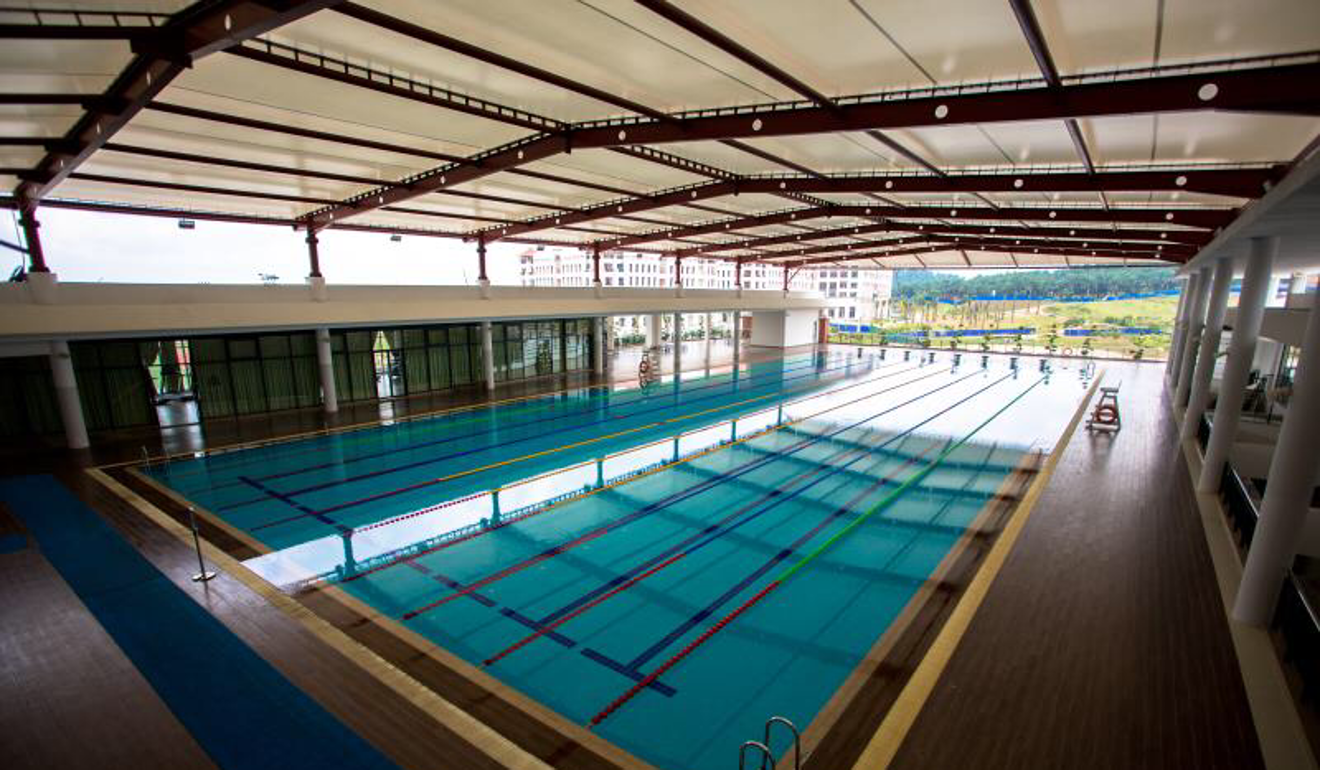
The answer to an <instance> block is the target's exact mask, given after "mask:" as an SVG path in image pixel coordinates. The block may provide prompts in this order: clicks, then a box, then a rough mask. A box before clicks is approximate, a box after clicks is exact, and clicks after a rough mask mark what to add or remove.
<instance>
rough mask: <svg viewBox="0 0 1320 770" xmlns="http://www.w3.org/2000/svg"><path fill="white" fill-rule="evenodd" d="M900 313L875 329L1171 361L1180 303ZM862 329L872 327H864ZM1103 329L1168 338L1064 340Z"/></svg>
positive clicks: (970, 343) (871, 339)
mask: <svg viewBox="0 0 1320 770" xmlns="http://www.w3.org/2000/svg"><path fill="white" fill-rule="evenodd" d="M898 307H899V308H900V310H899V311H898V312H899V313H906V317H905V318H904V317H899V318H891V319H887V320H885V321H883V322H881V323H880V324H875V323H872V326H873V327H875V326H878V327H879V328H880V329H882V330H884V331H885V332H889V333H893V332H902V331H917V330H921V329H930V330H932V331H939V330H946V329H1011V328H1020V327H1025V328H1030V329H1032V330H1033V331H1032V333H1030V334H1026V335H1023V336H1022V338H1021V340H1018V339H1017V338H1016V337H1015V336H1009V335H994V336H992V337H991V338H990V339H989V340H983V339H982V338H980V337H969V338H961V339H959V340H958V342H957V343H956V344H957V346H958V347H960V348H963V349H967V350H983V349H986V347H985V346H986V345H987V344H988V345H989V349H992V350H999V351H1002V350H1013V349H1015V348H1016V346H1017V345H1018V344H1019V342H1020V344H1021V346H1022V349H1023V350H1025V351H1028V352H1040V351H1046V350H1048V349H1049V348H1050V346H1051V345H1053V346H1054V348H1055V350H1056V351H1058V352H1069V353H1072V354H1074V355H1076V354H1079V353H1082V352H1083V349H1084V348H1085V347H1086V346H1085V343H1086V341H1087V340H1089V341H1090V346H1089V349H1088V352H1089V351H1095V353H1096V354H1098V355H1104V356H1108V357H1122V358H1133V357H1136V356H1137V354H1138V352H1139V353H1140V355H1141V357H1142V358H1157V359H1162V358H1164V357H1166V356H1167V355H1168V345H1169V337H1170V335H1169V332H1171V331H1172V329H1173V320H1174V314H1175V312H1176V311H1177V307H1178V298H1177V297H1153V298H1148V299H1125V300H1113V301H1109V302H1049V301H1044V302H1039V303H1038V302H1025V301H1019V302H1001V301H995V302H969V303H965V304H963V305H940V304H934V303H928V304H924V305H921V306H920V307H913V306H912V305H910V304H909V305H907V306H904V305H902V304H899V305H898ZM863 323H867V322H865V321H863ZM1104 326H1140V327H1151V328H1156V329H1160V330H1163V331H1164V332H1165V333H1164V334H1155V335H1144V336H1140V337H1134V336H1130V335H1112V336H1105V335H1093V336H1091V337H1065V336H1063V330H1064V329H1065V328H1075V327H1088V328H1103V327H1104ZM832 339H833V340H834V341H838V342H853V343H863V344H865V343H871V344H877V343H878V342H879V335H877V334H874V333H873V334H870V335H857V334H836V335H834V336H833V337H832ZM949 344H950V343H949V340H947V339H943V338H940V339H932V340H931V341H930V345H931V347H942V348H947V347H949Z"/></svg>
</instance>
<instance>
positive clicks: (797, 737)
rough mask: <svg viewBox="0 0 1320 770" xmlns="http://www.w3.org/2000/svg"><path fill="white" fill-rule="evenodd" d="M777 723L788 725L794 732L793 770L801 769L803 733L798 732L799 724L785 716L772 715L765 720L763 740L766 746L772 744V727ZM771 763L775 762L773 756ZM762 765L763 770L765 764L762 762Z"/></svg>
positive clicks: (790, 730) (791, 731)
mask: <svg viewBox="0 0 1320 770" xmlns="http://www.w3.org/2000/svg"><path fill="white" fill-rule="evenodd" d="M776 724H780V725H783V726H784V727H787V728H788V731H789V732H790V733H792V734H793V770H799V768H800V767H802V734H801V733H799V732H798V729H797V725H795V724H793V723H792V722H790V721H789V720H788V719H787V718H785V717H781V716H773V717H770V718H769V719H767V720H765V737H764V738H763V739H762V741H761V742H762V743H764V744H765V745H766V746H769V745H770V728H771V727H772V726H774V725H776ZM770 763H771V765H772V766H773V765H774V764H775V761H774V758H773V757H772V758H771V760H770ZM761 767H762V770H764V768H765V764H764V763H762V765H761Z"/></svg>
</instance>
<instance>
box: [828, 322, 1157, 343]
mask: <svg viewBox="0 0 1320 770" xmlns="http://www.w3.org/2000/svg"><path fill="white" fill-rule="evenodd" d="M830 331H831V332H835V333H843V334H870V333H871V332H872V331H876V332H879V331H881V330H880V329H879V328H876V327H873V326H871V325H870V324H830ZM1034 333H1035V330H1034V329H1032V328H1030V327H1026V326H1022V327H1018V328H1015V329H947V330H942V331H930V330H927V329H919V330H917V331H911V332H889V333H888V335H887V336H888V337H889V338H890V339H892V340H902V339H907V338H917V339H924V338H926V337H1004V336H1016V335H1019V334H1023V335H1026V334H1034ZM1168 333H1169V332H1168V331H1167V330H1164V329H1156V328H1154V327H1145V326H1114V327H1106V328H1102V329H1064V330H1063V336H1065V337H1103V336H1114V335H1120V334H1127V335H1133V336H1136V335H1144V334H1168Z"/></svg>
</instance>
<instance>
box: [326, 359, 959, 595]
mask: <svg viewBox="0 0 1320 770" xmlns="http://www.w3.org/2000/svg"><path fill="white" fill-rule="evenodd" d="M914 371H918V369H916V368H907V369H899V370H897V371H894V372H890V373H889V374H884V375H880V376H879V377H871V378H868V379H865V380H860V381H858V382H854V383H852V384H849V385H844V386H841V387H838V388H834V389H833V390H827V391H823V392H821V393H816V394H813V395H810V396H807V397H805V398H801V399H798V400H796V401H788V402H785V405H789V404H793V405H797V404H803V403H806V402H807V401H810V400H812V399H815V398H821V397H823V396H828V395H834V394H838V393H841V392H843V391H845V390H850V389H852V388H856V387H860V386H862V385H866V384H875V383H877V382H879V381H881V380H886V379H889V378H890V377H895V376H897V375H900V374H904V373H909V372H914ZM938 374H940V372H938V371H935V372H931V373H929V374H926V375H923V376H921V377H914V378H913V379H910V380H906V381H904V382H901V383H899V384H898V385H894V386H892V387H886V388H884V389H881V390H878V391H876V392H875V393H870V394H867V395H865V396H861V397H859V398H855V399H852V400H851V401H845V402H844V403H841V404H835V405H834V406H830V407H827V408H825V409H822V410H820V411H818V412H813V413H811V414H807V415H803V416H802V417H797V418H794V419H791V420H785V421H784V422H783V423H781V424H778V425H771V426H769V427H767V428H764V429H761V430H757V431H755V432H752V433H748V434H746V435H744V436H742V437H740V438H737V439H735V440H733V441H730V442H728V443H722V444H716V445H714V446H710V447H707V448H705V449H702V450H700V451H698V452H695V453H693V454H690V455H687V456H685V457H682V458H680V459H678V460H675V461H672V462H667V463H664V464H662V465H658V466H656V467H653V468H649V469H647V470H644V471H642V472H640V473H638V474H636V475H631V476H625V477H623V478H618V479H616V480H614V481H611V482H609V483H608V484H606V485H604V486H601V487H594V488H592V489H590V490H587V491H585V492H582V493H581V494H577V495H572V496H570V497H566V498H563V499H561V500H558V501H556V502H553V503H551V504H549V505H546V506H545V507H543V508H538V509H535V510H533V511H532V512H530V513H527V514H525V515H522V516H518V517H516V518H505V519H502V520H501V521H500V522H499V523H495V524H490V525H488V526H486V527H484V528H481V529H479V530H477V531H475V532H471V533H468V534H466V535H463V536H461V537H456V538H454V539H452V540H446V541H444V542H442V543H438V544H436V545H434V546H431V547H429V548H426V549H425V550H421V551H418V552H416V553H411V554H407V555H405V556H400V557H399V558H397V559H394V560H393V561H389V562H386V563H384V564H380V565H377V566H375V567H372V568H370V569H367V570H363V571H361V572H358V573H355V574H354V575H352V576H350V577H347V578H345V581H349V580H357V579H359V578H362V577H365V576H367V575H369V574H372V573H374V572H378V571H380V570H383V569H387V568H389V567H393V566H395V565H398V564H401V563H405V562H411V561H413V560H414V559H417V558H420V557H422V556H427V555H430V554H432V553H435V552H437V551H440V550H443V549H445V548H449V547H451V546H454V545H458V544H459V543H462V542H466V541H468V540H472V539H474V538H476V537H479V536H481V535H485V534H487V533H490V532H494V531H496V530H499V529H502V528H504V527H507V526H509V525H511V524H516V523H518V522H520V521H526V520H527V519H530V518H532V517H533V516H539V515H541V514H543V513H546V512H548V511H551V510H554V509H557V508H559V507H561V506H563V505H565V504H567V503H571V502H575V501H578V500H582V499H584V498H587V497H591V496H592V495H595V494H598V493H600V492H603V491H606V490H609V489H613V488H614V487H617V486H619V485H621V484H626V483H629V482H632V481H636V480H637V479H640V478H644V477H646V476H651V475H653V474H656V473H660V472H661V471H664V470H667V469H669V468H673V467H675V466H678V465H683V464H685V463H689V462H692V461H693V460H697V459H699V458H701V457H705V456H706V455H708V454H711V453H712V452H717V451H720V450H722V449H726V448H728V447H732V446H737V445H739V444H743V443H746V442H748V441H751V440H752V439H755V438H758V437H760V436H766V435H769V434H771V433H774V432H776V431H779V430H784V429H786V428H790V427H792V426H794V425H797V424H799V423H802V422H806V421H807V420H810V419H812V418H815V417H819V416H820V415H822V414H826V413H828V412H831V411H834V410H836V409H839V408H841V407H844V406H848V405H850V404H855V403H859V402H861V401H865V400H867V399H869V398H874V397H875V396H878V395H880V394H882V393H889V392H891V391H894V390H898V389H900V388H905V387H907V386H908V385H913V384H915V383H918V382H921V381H922V380H927V379H930V378H931V377H934V376H936V375H938ZM937 390H938V389H937ZM934 392H935V391H934V390H932V391H928V392H927V393H926V394H925V395H929V394H930V393H934ZM923 397H924V396H923ZM748 414H754V412H751V413H748ZM745 416H746V415H744V417H745ZM735 421H736V420H735ZM718 424H720V425H722V424H723V423H718ZM709 427H710V426H707V428H699V429H697V430H707V429H708V428H709ZM679 435H680V436H682V435H687V434H679ZM668 441H670V439H669V438H664V439H661V440H659V441H654V442H651V443H649V444H642V445H640V447H634V448H633V449H627V450H623V451H621V452H616V453H614V454H610V455H606V456H605V457H604V458H603V459H606V460H608V459H610V458H613V457H617V456H619V455H622V454H625V453H627V452H632V451H635V450H636V449H638V448H641V447H647V446H653V445H655V444H659V443H665V442H668ZM592 462H595V460H588V461H585V462H584V463H579V464H577V465H572V466H568V468H560V469H558V470H554V471H549V472H547V473H543V474H541V475H539V476H532V477H531V478H528V479H524V480H522V481H519V482H517V483H515V484H510V485H509V486H508V487H500V488H498V489H495V490H488V491H496V492H500V491H503V490H505V489H509V488H512V487H514V486H519V485H522V484H527V483H530V482H534V481H537V480H540V479H543V478H546V477H549V476H553V475H555V474H558V473H562V472H564V471H565V470H569V469H572V468H576V467H579V466H581V465H584V464H587V463H592ZM487 493H488V492H477V493H474V494H472V495H468V496H467V497H463V498H458V499H457V500H451V501H449V502H446V503H441V504H440V505H438V506H432V507H430V508H423V509H421V510H419V511H414V512H412V513H406V514H404V515H402V516H399V517H396V518H394V519H386V520H384V521H381V522H377V523H375V524H371V525H369V526H368V527H365V528H363V529H359V530H356V531H358V532H361V531H364V530H365V529H371V528H375V527H379V526H385V525H388V524H392V523H394V522H397V521H402V520H404V519H410V518H413V517H415V516H420V515H424V514H427V513H432V512H434V511H437V510H441V509H443V508H446V507H449V506H450V505H457V504H458V503H461V502H464V501H466V500H470V499H473V498H477V497H481V496H482V495H484V494H487Z"/></svg>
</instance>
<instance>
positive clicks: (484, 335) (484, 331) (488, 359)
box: [481, 321, 495, 390]
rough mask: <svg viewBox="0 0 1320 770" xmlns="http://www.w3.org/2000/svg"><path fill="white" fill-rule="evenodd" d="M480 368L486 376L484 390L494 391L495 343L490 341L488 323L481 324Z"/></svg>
mask: <svg viewBox="0 0 1320 770" xmlns="http://www.w3.org/2000/svg"><path fill="white" fill-rule="evenodd" d="M481 368H482V369H483V370H484V371H485V375H486V390H494V389H495V343H494V341H492V340H491V332H490V321H482V322H481Z"/></svg>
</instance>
